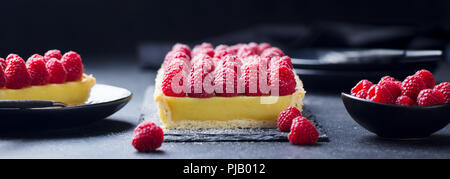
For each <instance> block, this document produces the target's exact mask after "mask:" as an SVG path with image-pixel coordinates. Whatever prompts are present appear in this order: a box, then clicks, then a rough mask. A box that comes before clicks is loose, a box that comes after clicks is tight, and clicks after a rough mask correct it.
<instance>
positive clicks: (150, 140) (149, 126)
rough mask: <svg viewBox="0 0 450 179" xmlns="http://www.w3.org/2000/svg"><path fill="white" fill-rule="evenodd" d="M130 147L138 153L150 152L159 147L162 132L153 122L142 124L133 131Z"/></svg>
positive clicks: (162, 136)
mask: <svg viewBox="0 0 450 179" xmlns="http://www.w3.org/2000/svg"><path fill="white" fill-rule="evenodd" d="M133 133H134V137H133V140H132V142H131V145H133V147H134V148H135V149H136V150H137V151H139V152H151V151H154V150H156V149H158V148H159V147H161V145H162V143H163V141H164V131H163V130H162V129H161V127H159V126H157V125H156V124H155V123H153V122H143V123H141V124H139V126H137V127H136V129H134V132H133Z"/></svg>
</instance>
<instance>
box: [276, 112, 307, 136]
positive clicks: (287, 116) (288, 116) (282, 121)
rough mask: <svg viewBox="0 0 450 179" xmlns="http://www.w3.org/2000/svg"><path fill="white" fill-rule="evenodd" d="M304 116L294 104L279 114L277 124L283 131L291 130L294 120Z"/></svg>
mask: <svg viewBox="0 0 450 179" xmlns="http://www.w3.org/2000/svg"><path fill="white" fill-rule="evenodd" d="M299 116H302V113H301V112H300V110H298V109H297V108H296V107H294V106H290V107H288V108H287V109H285V110H284V111H282V112H281V113H280V114H279V115H278V120H277V125H278V129H280V131H281V132H289V131H290V130H291V126H292V120H293V119H294V118H296V117H299Z"/></svg>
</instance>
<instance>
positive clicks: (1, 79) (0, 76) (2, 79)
mask: <svg viewBox="0 0 450 179" xmlns="http://www.w3.org/2000/svg"><path fill="white" fill-rule="evenodd" d="M3 69H4V68H3V67H2V66H1V65H0V88H3V87H5V83H6V76H5V72H4V71H3Z"/></svg>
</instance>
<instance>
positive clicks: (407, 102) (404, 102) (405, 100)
mask: <svg viewBox="0 0 450 179" xmlns="http://www.w3.org/2000/svg"><path fill="white" fill-rule="evenodd" d="M395 104H396V105H400V106H414V105H416V102H415V101H414V100H412V99H411V98H409V97H408V96H400V97H398V98H397V100H396V101H395Z"/></svg>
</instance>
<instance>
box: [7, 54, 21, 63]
mask: <svg viewBox="0 0 450 179" xmlns="http://www.w3.org/2000/svg"><path fill="white" fill-rule="evenodd" d="M13 58H20V56H19V55H17V54H14V53H11V54H9V55H8V56H7V57H6V62H7V63H8V62H9V60H11V59H13Z"/></svg>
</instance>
